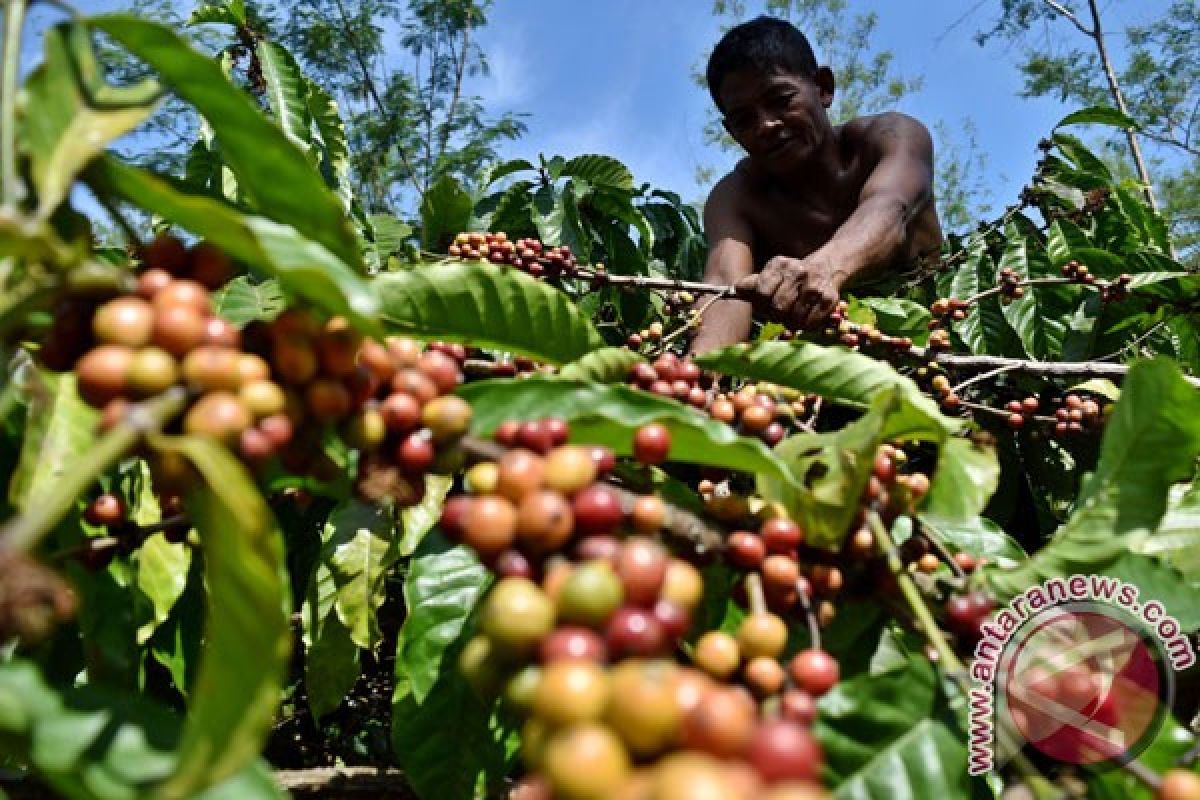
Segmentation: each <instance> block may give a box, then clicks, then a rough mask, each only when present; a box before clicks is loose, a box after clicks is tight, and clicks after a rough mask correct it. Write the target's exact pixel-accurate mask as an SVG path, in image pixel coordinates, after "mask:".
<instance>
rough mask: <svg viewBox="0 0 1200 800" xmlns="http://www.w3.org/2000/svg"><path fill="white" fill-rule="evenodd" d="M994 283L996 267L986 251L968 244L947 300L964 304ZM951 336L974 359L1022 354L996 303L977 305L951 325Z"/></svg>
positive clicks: (991, 299)
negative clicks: (965, 255) (967, 349)
mask: <svg viewBox="0 0 1200 800" xmlns="http://www.w3.org/2000/svg"><path fill="white" fill-rule="evenodd" d="M995 279H996V267H995V265H994V264H993V262H992V257H991V256H990V255H988V252H987V248H986V247H984V246H983V243H982V242H981V241H979V240H978V239H976V240H972V242H971V245H970V253H969V255H968V257H967V260H966V261H965V262H963V264H962V265H961V266H960V267H959V268H958V271H957V272H956V273H955V274H954V280H953V281H952V282H951V288H950V296H951V297H955V298H957V299H959V300H967V299H969V298H971V297H974V296H975V295H977V294H979V292H981V291H982V290H984V289H988V288H991V287H992V286H993V285H994V283H995ZM953 328H954V332H955V333H956V334H958V336H959V337H960V338H961V339H962V340H963V342H964V343H965V344H966V345H967V347H968V348H970V350H971V352H972V353H974V354H976V355H988V356H1014V357H1021V358H1023V357H1024V356H1025V355H1026V354H1025V351H1024V346H1023V345H1022V344H1021V340H1020V339H1019V338H1017V335H1016V333H1014V332H1013V329H1012V327H1011V326H1010V325H1009V324H1008V320H1006V319H1005V318H1004V314H1003V313H1002V312H1001V306H1000V301H999V300H997V299H996V298H995V297H988V298H987V299H985V300H981V301H979V302H978V303H977V304H976V306H975V308H973V309H972V310H971V311H969V312H968V313H967V317H966V319H963V320H959V321H957V322H955V323H953Z"/></svg>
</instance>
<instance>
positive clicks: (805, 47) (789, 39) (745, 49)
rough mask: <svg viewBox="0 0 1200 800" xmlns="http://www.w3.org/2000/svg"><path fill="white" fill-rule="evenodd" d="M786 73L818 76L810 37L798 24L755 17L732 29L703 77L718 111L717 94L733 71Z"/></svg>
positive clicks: (713, 53)
mask: <svg viewBox="0 0 1200 800" xmlns="http://www.w3.org/2000/svg"><path fill="white" fill-rule="evenodd" d="M743 69H751V70H755V71H757V72H763V73H767V72H787V73H791V74H793V75H800V76H801V77H804V78H811V77H812V76H814V75H815V74H816V73H817V57H816V56H815V55H814V54H813V49H812V45H810V44H809V43H808V38H807V37H805V35H804V34H803V33H801V32H800V31H799V30H798V29H797V28H796V26H795V25H793V24H792V23H790V22H788V21H787V20H783V19H777V18H776V17H765V16H763V17H756V18H754V19H752V20H750V21H749V22H743V23H742V24H741V25H737V26H735V27H733V28H730V29H729V31H727V32H726V34H725V35H724V36H722V37H721V41H719V42H717V46H716V47H714V48H713V51H712V55H711V56H709V57H708V69H706V70H705V73H704V77H705V80H707V82H708V91H709V94H711V95H712V98H713V102H714V103H716V104H717V108H720V107H721V99H720V98H719V97H718V96H717V91H718V90H719V89H720V88H721V82H722V81H723V80H725V77H726V76H727V75H729V74H730V73H731V72H737V71H739V70H743Z"/></svg>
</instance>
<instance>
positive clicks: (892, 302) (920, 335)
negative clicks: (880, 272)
mask: <svg viewBox="0 0 1200 800" xmlns="http://www.w3.org/2000/svg"><path fill="white" fill-rule="evenodd" d="M856 302H857V303H859V304H860V305H863V306H866V307H867V308H869V309H870V310H871V311H872V312H873V315H874V317H875V322H874V324H875V327H877V328H879V330H881V331H883V332H884V333H886V334H888V335H890V336H907V337H909V338H911V339H913V340H914V341H916V342H917V343H918V344H920V343H921V341H923V340H924V339H925V338H928V336H929V324H928V323H929V320H930V319H931V318H932V315H931V314H930V313H929V309H927V308H926V307H925V306H923V305H921V304H920V303H916V302H913V301H912V300H906V299H904V298H903V297H863V298H861V299H859V300H857V301H856Z"/></svg>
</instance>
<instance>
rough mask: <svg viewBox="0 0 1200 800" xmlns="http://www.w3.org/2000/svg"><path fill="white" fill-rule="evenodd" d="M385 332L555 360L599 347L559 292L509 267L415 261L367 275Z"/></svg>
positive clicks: (595, 334)
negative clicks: (395, 269) (412, 264)
mask: <svg viewBox="0 0 1200 800" xmlns="http://www.w3.org/2000/svg"><path fill="white" fill-rule="evenodd" d="M371 288H372V292H373V294H374V295H375V297H377V298H378V301H379V303H380V306H381V307H382V312H381V313H380V316H379V319H380V321H381V322H382V324H383V326H384V327H385V328H386V329H387V330H388V332H390V333H400V334H404V335H407V336H416V337H419V338H425V339H442V340H448V341H455V342H468V343H470V344H472V345H474V346H476V347H490V348H495V349H497V350H506V351H510V352H515V353H520V354H522V355H527V356H530V357H531V358H536V359H538V360H541V361H547V362H550V363H553V364H561V363H564V362H567V361H573V360H575V359H577V358H580V357H582V356H584V355H586V354H587V353H590V352H592V351H593V350H596V349H598V348H600V347H603V346H604V340H603V339H602V338H601V336H600V334H599V333H598V332H597V331H596V329H595V328H593V327H592V324H591V322H590V321H589V320H588V319H587V317H585V316H584V315H583V314H582V313H581V312H580V311H579V309H578V308H576V307H575V305H574V304H573V303H572V302H571V301H570V299H569V298H568V297H567V296H566V295H565V294H563V293H562V292H559V291H557V290H555V289H553V288H551V287H549V286H547V285H546V284H545V283H542V282H541V281H537V280H535V279H533V278H531V277H529V276H528V275H526V274H525V273H523V272H521V271H519V270H516V269H512V268H511V267H499V266H496V265H494V264H490V263H482V262H445V263H436V264H421V265H418V266H416V267H414V268H412V269H410V270H406V271H404V272H395V273H389V274H386V275H381V276H379V277H378V278H376V279H375V280H374V281H373V282H372V287H371Z"/></svg>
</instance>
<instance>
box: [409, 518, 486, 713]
mask: <svg viewBox="0 0 1200 800" xmlns="http://www.w3.org/2000/svg"><path fill="white" fill-rule="evenodd" d="M489 582H490V573H489V572H488V570H487V569H486V568H485V567H484V566H483V565H482V564H480V563H479V559H478V558H476V557H475V554H474V553H473V552H472V551H471V549H470V548H468V547H464V546H461V545H460V546H452V545H450V544H449V543H448V542H447V541H446V540H445V538H443V537H442V536H440V535H438V534H434V535H431V536H429V537H427V538H426V539H425V541H424V542H423V543H422V544H421V547H420V548H418V549H417V552H416V554H415V555H414V556H413V559H412V562H411V563H410V565H409V571H408V575H407V576H406V577H405V579H404V604H405V607H406V608H408V609H409V614H408V617H407V618H406V619H405V620H404V627H403V628H401V630H400V641H399V643H398V647H397V652H396V671H397V674H398V675H403V676H404V677H405V678H406V679H407V681H408V684H409V691H411V692H412V697H413V700H414V701H416V702H417V703H424V702H426V700H427V699H428V697H429V693H430V691H432V690H433V688H434V685H435V684H436V683H437V681H438V676H439V675H441V673H442V672H443V671H445V670H447V669H449V670H453V669H455V668H456V664H455V663H454V661H453V660H449V661H448V660H447V657H448V654H449V652H450V651H451V649H452V648H453V647H454V645H455V643H456V642H458V639H459V637H460V635H461V634H462V631H463V627H464V626H465V625H466V623H467V619H468V618H469V617H470V616H471V614H472V612H473V611H474V610H475V605H476V603H478V602H479V598H480V597H481V596H482V595H483V592H484V590H485V589H486V588H487V586H488V584H489Z"/></svg>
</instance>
